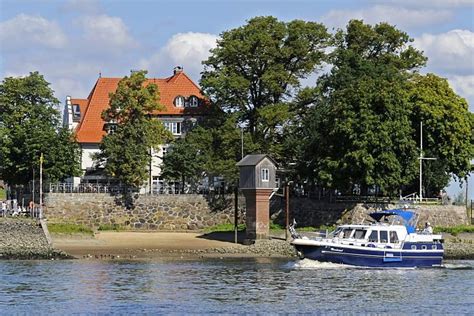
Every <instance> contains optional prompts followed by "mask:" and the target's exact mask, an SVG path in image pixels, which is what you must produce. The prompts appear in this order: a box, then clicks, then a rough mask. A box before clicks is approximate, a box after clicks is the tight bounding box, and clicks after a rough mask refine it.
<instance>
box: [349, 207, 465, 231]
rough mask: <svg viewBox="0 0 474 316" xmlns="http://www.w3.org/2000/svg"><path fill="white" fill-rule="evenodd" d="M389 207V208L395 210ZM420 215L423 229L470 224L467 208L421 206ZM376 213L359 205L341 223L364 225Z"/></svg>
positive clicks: (370, 208) (372, 208)
mask: <svg viewBox="0 0 474 316" xmlns="http://www.w3.org/2000/svg"><path fill="white" fill-rule="evenodd" d="M394 207H395V206H389V207H388V208H389V209H390V208H394ZM414 210H415V212H416V213H417V214H418V222H417V226H418V228H422V227H423V226H424V224H425V223H426V222H430V224H431V226H444V227H450V226H456V225H461V224H465V225H467V224H469V220H468V216H467V212H466V207H464V206H459V205H420V206H417V207H415V208H414ZM373 211H375V208H374V206H371V205H362V204H358V205H356V206H355V207H354V208H352V209H351V210H350V211H348V212H346V213H345V214H344V215H343V217H342V218H341V221H342V222H344V223H362V222H364V220H366V219H369V218H370V217H369V216H368V214H369V213H371V212H373Z"/></svg>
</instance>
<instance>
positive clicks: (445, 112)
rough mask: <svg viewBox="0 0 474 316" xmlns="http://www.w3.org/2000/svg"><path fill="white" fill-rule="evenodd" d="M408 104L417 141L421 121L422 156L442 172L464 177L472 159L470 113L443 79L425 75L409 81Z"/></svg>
mask: <svg viewBox="0 0 474 316" xmlns="http://www.w3.org/2000/svg"><path fill="white" fill-rule="evenodd" d="M410 103H411V104H412V106H413V117H412V122H413V124H414V125H415V126H413V129H414V130H417V131H418V133H417V136H418V139H419V123H420V121H422V122H423V148H424V149H425V150H426V152H427V153H426V154H425V156H428V155H431V157H435V158H437V159H438V160H439V161H441V162H442V164H441V165H442V166H444V167H443V168H442V170H443V172H444V173H446V174H453V175H455V176H456V177H458V178H461V179H462V178H464V177H466V175H467V174H468V173H469V172H470V171H471V159H473V158H474V142H473V139H472V133H473V129H474V125H473V120H472V117H473V115H474V114H473V113H471V112H469V106H468V104H467V102H466V100H465V99H464V98H462V97H460V96H458V95H457V94H456V93H455V92H454V91H453V90H452V89H451V87H450V86H449V83H448V81H447V80H446V79H443V78H440V77H438V76H436V75H434V74H427V75H425V76H422V75H417V76H415V77H414V78H413V79H412V81H411V89H410ZM440 171H441V170H440ZM446 184H447V183H446ZM441 188H442V187H441ZM439 189H440V188H439Z"/></svg>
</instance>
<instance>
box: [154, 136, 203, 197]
mask: <svg viewBox="0 0 474 316" xmlns="http://www.w3.org/2000/svg"><path fill="white" fill-rule="evenodd" d="M201 157H202V156H201V154H200V149H198V148H197V146H196V144H193V143H191V142H190V141H188V140H187V139H185V138H180V139H178V140H176V141H175V142H174V143H172V144H171V145H170V147H168V150H167V153H166V156H165V157H163V161H164V163H163V165H162V173H161V175H162V177H163V178H165V179H167V180H180V181H181V187H182V190H184V186H185V183H186V182H191V183H194V182H197V181H199V180H201V178H202V177H200V176H201V175H202V172H203V164H202V158H201Z"/></svg>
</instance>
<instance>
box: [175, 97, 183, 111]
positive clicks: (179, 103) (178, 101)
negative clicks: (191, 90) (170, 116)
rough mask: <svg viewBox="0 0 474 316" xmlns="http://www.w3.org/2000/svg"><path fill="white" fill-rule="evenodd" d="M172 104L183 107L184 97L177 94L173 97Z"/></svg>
mask: <svg viewBox="0 0 474 316" xmlns="http://www.w3.org/2000/svg"><path fill="white" fill-rule="evenodd" d="M174 106H176V107H178V108H182V107H184V97H183V96H180V95H179V96H177V97H176V98H175V99H174Z"/></svg>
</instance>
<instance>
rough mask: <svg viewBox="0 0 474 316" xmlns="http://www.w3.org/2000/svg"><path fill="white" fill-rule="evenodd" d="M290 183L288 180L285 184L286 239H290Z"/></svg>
mask: <svg viewBox="0 0 474 316" xmlns="http://www.w3.org/2000/svg"><path fill="white" fill-rule="evenodd" d="M289 189H290V185H289V183H288V182H287V183H286V186H285V200H286V226H285V239H286V240H288V228H289V223H290V190H289Z"/></svg>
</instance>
